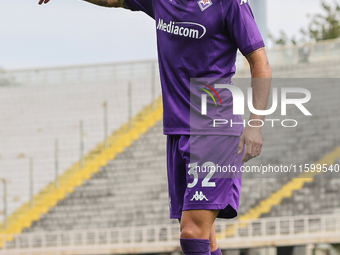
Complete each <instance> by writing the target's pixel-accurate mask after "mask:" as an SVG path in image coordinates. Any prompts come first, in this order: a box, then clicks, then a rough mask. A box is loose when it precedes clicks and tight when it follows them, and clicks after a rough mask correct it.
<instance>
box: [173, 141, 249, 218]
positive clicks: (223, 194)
mask: <svg viewBox="0 0 340 255" xmlns="http://www.w3.org/2000/svg"><path fill="white" fill-rule="evenodd" d="M239 141H240V138H239V137H238V136H214V135H210V136H200V135H198V136H196V135H192V136H187V135H168V140H167V171H168V190H169V207H170V218H172V219H180V218H181V217H182V211H184V210H220V213H219V214H218V216H217V217H218V218H226V219H230V218H234V217H236V216H237V211H238V206H239V201H240V193H241V182H242V172H240V170H241V167H242V166H243V164H242V162H241V159H242V157H243V155H244V152H243V153H242V154H240V155H238V154H237V151H238V144H239ZM207 162H209V164H210V165H211V163H213V164H215V165H216V172H215V173H214V174H213V175H211V176H208V172H207V171H208V170H207V169H204V168H203V167H202V166H203V165H206V164H207ZM194 164H196V165H197V168H195V169H196V172H197V178H195V177H194V175H193V174H190V173H189V171H190V170H191V169H192V167H193V166H194ZM229 165H230V166H234V168H235V169H236V171H235V172H231V171H222V170H224V169H225V168H221V167H223V166H227V167H228V166H229ZM218 166H220V168H218ZM198 167H200V168H198ZM207 177H209V179H208V178H207Z"/></svg>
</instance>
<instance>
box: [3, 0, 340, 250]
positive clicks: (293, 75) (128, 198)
mask: <svg viewBox="0 0 340 255" xmlns="http://www.w3.org/2000/svg"><path fill="white" fill-rule="evenodd" d="M251 5H252V8H253V12H254V15H255V18H256V19H257V22H258V24H259V27H260V30H261V33H262V35H263V37H264V39H265V41H266V45H267V54H268V58H269V61H270V64H271V66H272V69H273V76H274V78H275V79H274V80H273V87H303V88H307V89H309V90H310V91H311V93H312V100H311V101H310V102H309V104H308V109H310V111H311V112H312V113H313V116H312V117H311V118H305V117H304V116H303V117H301V112H299V111H294V110H291V112H290V114H291V115H290V117H291V118H294V119H299V125H298V127H297V128H295V129H284V128H279V127H278V128H270V127H267V126H266V127H265V128H264V136H265V139H266V140H265V147H264V149H263V153H262V156H261V157H259V158H257V159H256V160H253V161H252V162H250V163H248V165H250V166H251V165H261V164H269V163H270V164H272V165H277V166H279V165H281V164H285V165H287V164H292V163H294V164H297V165H303V164H321V165H323V164H325V166H327V168H328V169H330V170H329V171H327V172H326V173H322V171H309V173H308V174H302V173H299V172H297V173H296V174H293V175H277V176H274V177H273V176H270V177H268V176H266V177H264V176H258V175H254V174H251V173H246V174H245V175H244V180H243V184H242V194H241V202H240V211H239V216H238V217H237V218H236V219H235V220H228V221H217V223H216V231H217V233H218V239H219V240H218V242H219V245H220V247H221V249H222V250H223V253H224V254H228V255H229V254H235V255H236V254H254V255H255V254H258V255H267V254H268V255H274V254H279V255H280V254H294V255H300V254H301V255H303V254H306V255H309V254H310V255H312V254H320V255H321V254H325V255H326V254H327V255H328V254H332V255H333V254H334V255H338V254H340V179H339V176H340V173H339V164H340V133H339V132H338V130H339V128H338V127H339V124H340V115H339V109H340V100H339V99H338V98H339V95H340V83H339V81H340V80H339V78H340V39H339V38H340V3H339V2H337V1H325V2H321V1H318V0H308V1H307V0H295V1H292V0H286V1H278V0H271V1H265V0H251ZM0 19H1V22H0V38H1V40H0V123H1V125H0V198H1V199H0V254H6V255H7V254H93V255H94V254H96V255H99V254H137V253H138V254H151V253H157V254H160V253H162V254H163V253H169V254H170V253H171V254H180V253H181V251H180V247H179V242H178V236H179V226H178V224H177V222H176V221H172V220H169V209H168V194H167V180H166V159H165V155H166V147H165V145H166V143H165V142H166V137H165V136H164V135H163V134H162V107H161V97H160V94H161V90H160V81H159V73H158V64H157V52H156V49H157V47H156V37H155V27H154V26H155V24H154V21H153V20H152V19H150V18H149V17H148V16H147V15H145V14H143V13H139V12H137V13H131V12H130V11H129V10H123V9H110V8H102V7H97V6H94V5H91V4H88V3H85V2H82V1H66V0H59V1H57V0H54V1H53V0H52V1H51V2H50V3H49V4H48V5H43V6H38V4H37V3H36V2H34V1H23V0H18V1H15V2H13V1H7V2H4V3H2V4H1V9H0ZM236 66H237V73H236V75H235V79H234V83H235V84H238V85H239V86H240V87H241V88H242V89H243V90H244V91H246V87H247V86H249V84H250V80H249V77H250V74H249V68H248V64H247V62H246V60H245V59H244V57H243V56H242V55H241V54H238V57H237V63H236ZM269 105H270V103H269ZM273 118H278V119H280V118H282V116H280V115H279V113H278V114H277V115H274V116H273Z"/></svg>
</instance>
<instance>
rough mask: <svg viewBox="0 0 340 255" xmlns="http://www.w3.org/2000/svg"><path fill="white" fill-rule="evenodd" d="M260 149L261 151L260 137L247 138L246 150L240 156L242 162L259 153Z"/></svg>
mask: <svg viewBox="0 0 340 255" xmlns="http://www.w3.org/2000/svg"><path fill="white" fill-rule="evenodd" d="M261 151H262V139H260V140H258V141H254V140H251V139H248V141H246V151H245V154H244V156H243V158H242V163H245V162H247V161H249V160H250V159H252V158H255V157H257V156H259V155H260V154H261Z"/></svg>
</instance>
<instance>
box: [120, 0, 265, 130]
mask: <svg viewBox="0 0 340 255" xmlns="http://www.w3.org/2000/svg"><path fill="white" fill-rule="evenodd" d="M125 2H126V4H127V5H128V6H129V8H130V9H131V10H133V11H143V12H145V13H146V14H148V15H149V16H150V17H152V18H153V19H155V28H156V31H157V46H158V60H159V70H160V79H161V84H162V94H163V123H164V134H180V135H188V134H199V130H196V129H195V128H191V129H190V78H200V77H209V78H231V77H232V76H233V75H234V74H235V70H236V67H235V61H236V55H237V54H236V53H237V49H240V51H241V52H242V53H243V54H244V55H245V54H248V53H250V52H251V51H253V50H256V49H258V48H260V47H263V46H264V43H263V40H262V37H261V34H260V32H259V30H258V27H257V25H256V23H255V20H254V17H253V14H252V11H251V9H250V6H249V4H248V3H245V1H243V0H199V1H197V0H193V1H190V0H125ZM224 111H225V114H224V116H225V119H230V118H231V116H232V109H231V108H230V107H229V108H227V107H226V108H224ZM235 128H236V129H238V130H237V133H239V128H238V127H235ZM206 134H207V135H209V134H210V135H221V132H220V131H219V130H218V129H211V130H209V131H208V132H207V133H206ZM223 135H235V130H232V129H229V130H227V131H225V132H224V133H223Z"/></svg>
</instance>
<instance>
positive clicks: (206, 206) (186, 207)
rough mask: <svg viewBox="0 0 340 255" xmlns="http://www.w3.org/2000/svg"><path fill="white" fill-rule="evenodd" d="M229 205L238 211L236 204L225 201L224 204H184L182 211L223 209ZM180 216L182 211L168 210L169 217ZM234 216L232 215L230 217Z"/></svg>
mask: <svg viewBox="0 0 340 255" xmlns="http://www.w3.org/2000/svg"><path fill="white" fill-rule="evenodd" d="M228 205H230V206H231V207H232V208H233V209H234V210H235V212H236V214H237V212H238V206H236V204H235V203H234V202H226V204H184V205H183V209H182V211H188V210H224V209H226V208H227V206H228ZM180 218H182V212H177V213H173V212H170V219H180ZM217 218H224V219H229V217H225V216H224V217H223V216H222V217H221V216H217ZM231 218H234V217H231Z"/></svg>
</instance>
